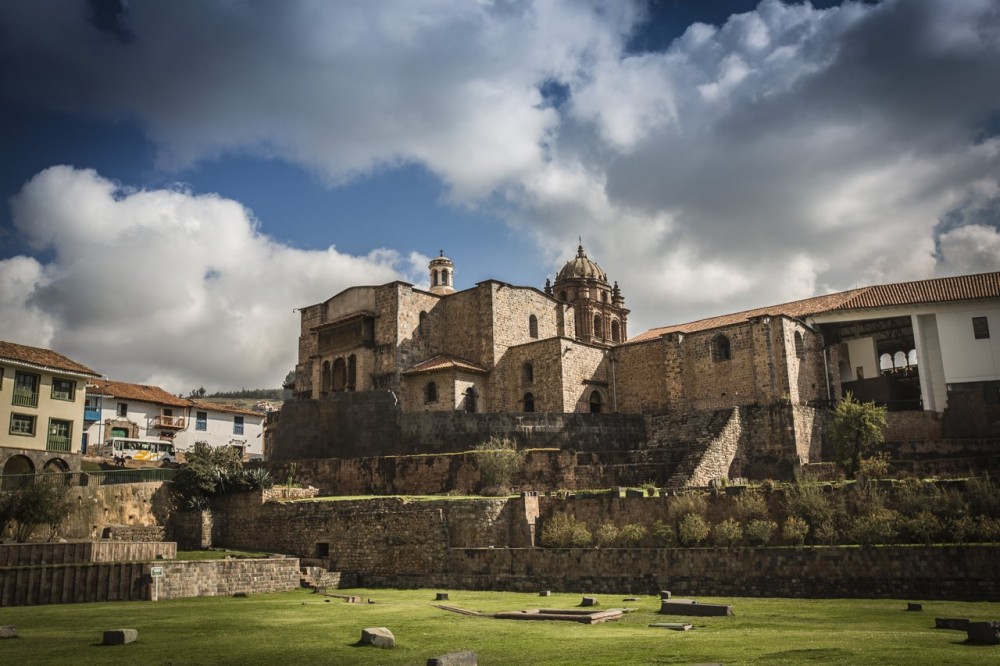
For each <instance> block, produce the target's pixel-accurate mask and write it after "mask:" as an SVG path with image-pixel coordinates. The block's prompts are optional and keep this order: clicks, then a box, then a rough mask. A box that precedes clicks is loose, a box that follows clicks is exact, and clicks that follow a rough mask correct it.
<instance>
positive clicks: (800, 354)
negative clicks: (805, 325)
mask: <svg viewBox="0 0 1000 666" xmlns="http://www.w3.org/2000/svg"><path fill="white" fill-rule="evenodd" d="M795 356H796V358H799V359H804V358H805V357H806V344H805V342H804V341H803V340H802V333H800V332H799V331H795Z"/></svg>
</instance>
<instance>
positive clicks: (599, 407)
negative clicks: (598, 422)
mask: <svg viewBox="0 0 1000 666" xmlns="http://www.w3.org/2000/svg"><path fill="white" fill-rule="evenodd" d="M588 403H589V405H590V413H591V414H600V413H601V412H603V411H604V396H603V395H601V392H600V391H598V390H597V389H594V390H593V391H591V392H590V399H589V400H588Z"/></svg>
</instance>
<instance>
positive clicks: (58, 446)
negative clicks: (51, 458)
mask: <svg viewBox="0 0 1000 666" xmlns="http://www.w3.org/2000/svg"><path fill="white" fill-rule="evenodd" d="M71 449H72V446H71V444H70V441H69V437H60V436H59V435H49V437H48V439H47V440H45V450H46V451H65V452H67V453H68V452H69V451H70V450H71Z"/></svg>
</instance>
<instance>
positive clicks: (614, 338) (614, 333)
mask: <svg viewBox="0 0 1000 666" xmlns="http://www.w3.org/2000/svg"><path fill="white" fill-rule="evenodd" d="M621 341H622V327H621V324H619V323H618V320H617V319H614V320H612V321H611V342H621Z"/></svg>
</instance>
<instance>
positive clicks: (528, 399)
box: [524, 391, 535, 412]
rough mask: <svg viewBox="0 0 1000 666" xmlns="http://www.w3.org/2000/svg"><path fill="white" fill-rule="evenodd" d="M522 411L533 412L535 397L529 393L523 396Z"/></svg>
mask: <svg viewBox="0 0 1000 666" xmlns="http://www.w3.org/2000/svg"><path fill="white" fill-rule="evenodd" d="M524 411H526V412H533V411H535V396H534V395H533V394H532V393H531V391H528V392H527V393H525V394H524Z"/></svg>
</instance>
